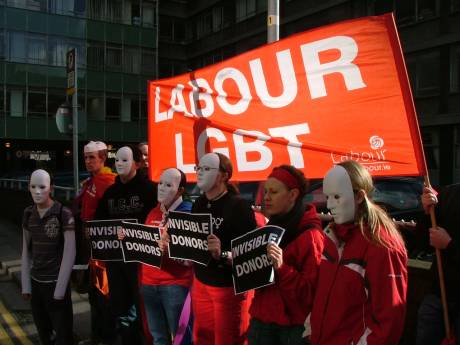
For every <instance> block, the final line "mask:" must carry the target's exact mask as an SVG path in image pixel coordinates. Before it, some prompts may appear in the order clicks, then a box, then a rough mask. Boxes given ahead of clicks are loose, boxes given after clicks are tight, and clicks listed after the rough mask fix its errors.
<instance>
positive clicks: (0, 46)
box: [0, 30, 5, 60]
mask: <svg viewBox="0 0 460 345" xmlns="http://www.w3.org/2000/svg"><path fill="white" fill-rule="evenodd" d="M4 58H5V41H4V35H3V30H0V60H3V59H4Z"/></svg>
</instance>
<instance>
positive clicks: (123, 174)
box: [95, 146, 157, 345]
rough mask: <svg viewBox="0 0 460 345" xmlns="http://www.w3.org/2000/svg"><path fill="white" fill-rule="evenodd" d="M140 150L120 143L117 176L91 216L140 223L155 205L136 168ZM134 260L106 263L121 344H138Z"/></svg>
mask: <svg viewBox="0 0 460 345" xmlns="http://www.w3.org/2000/svg"><path fill="white" fill-rule="evenodd" d="M140 161H141V152H140V150H139V149H138V148H137V147H127V146H124V147H122V148H120V149H119V150H118V151H117V154H116V157H115V167H116V169H117V172H118V176H117V178H116V179H115V183H114V184H113V185H111V186H110V187H109V188H108V189H107V190H106V191H105V193H104V195H103V197H102V199H101V200H100V202H99V205H98V208H97V210H96V217H95V219H99V220H102V219H133V218H134V219H137V220H138V222H139V223H141V224H143V223H144V222H145V219H146V217H147V214H148V213H149V212H150V210H151V209H152V208H153V207H155V206H156V203H157V191H156V187H155V185H154V184H153V182H152V181H150V180H148V179H146V178H145V177H143V176H141V175H140V174H139V173H138V172H137V169H138V167H139V163H140ZM137 266H138V265H137V264H136V263H123V262H116V261H110V262H107V277H108V280H109V291H110V292H109V295H110V302H111V306H112V309H113V312H114V314H115V316H116V319H117V324H118V325H117V326H118V330H119V334H120V336H121V339H122V343H123V345H137V344H142V328H141V324H140V321H139V292H138V291H139V284H138V272H137Z"/></svg>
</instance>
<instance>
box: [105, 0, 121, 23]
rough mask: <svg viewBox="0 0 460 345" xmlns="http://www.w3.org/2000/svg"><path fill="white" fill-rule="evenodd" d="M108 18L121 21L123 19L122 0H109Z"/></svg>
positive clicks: (111, 20) (117, 21)
mask: <svg viewBox="0 0 460 345" xmlns="http://www.w3.org/2000/svg"><path fill="white" fill-rule="evenodd" d="M106 19H107V20H108V21H110V22H115V23H121V22H122V19H123V2H122V0H110V1H107V11H106Z"/></svg>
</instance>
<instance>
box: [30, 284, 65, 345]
mask: <svg viewBox="0 0 460 345" xmlns="http://www.w3.org/2000/svg"><path fill="white" fill-rule="evenodd" d="M55 287H56V283H40V282H37V281H35V280H33V279H32V299H31V306H32V316H33V318H34V322H35V326H36V327H37V331H38V336H39V337H40V342H41V343H42V345H72V344H73V310H72V299H71V297H70V288H69V287H68V288H67V291H66V293H65V296H64V299H62V300H59V301H58V300H55V299H54V297H53V296H54V289H55ZM53 331H54V332H53Z"/></svg>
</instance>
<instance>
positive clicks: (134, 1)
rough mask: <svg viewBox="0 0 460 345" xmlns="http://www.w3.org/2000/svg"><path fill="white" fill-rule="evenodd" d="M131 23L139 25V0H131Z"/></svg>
mask: <svg viewBox="0 0 460 345" xmlns="http://www.w3.org/2000/svg"><path fill="white" fill-rule="evenodd" d="M131 24H133V25H138V26H139V25H141V5H140V3H139V0H131Z"/></svg>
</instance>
